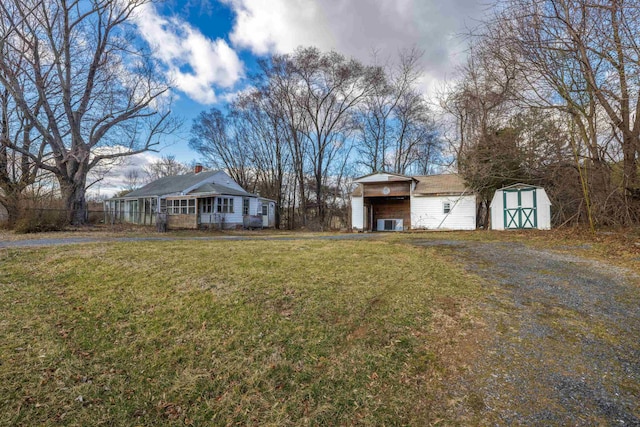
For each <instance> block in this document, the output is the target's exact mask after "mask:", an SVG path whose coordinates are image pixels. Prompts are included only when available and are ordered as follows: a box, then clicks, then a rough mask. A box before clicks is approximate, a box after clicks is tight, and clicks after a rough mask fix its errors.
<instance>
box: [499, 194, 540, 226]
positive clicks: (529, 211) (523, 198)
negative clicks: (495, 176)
mask: <svg viewBox="0 0 640 427" xmlns="http://www.w3.org/2000/svg"><path fill="white" fill-rule="evenodd" d="M502 197H503V202H504V228H509V229H514V228H538V211H537V206H536V189H535V188H518V189H513V190H503V191H502Z"/></svg>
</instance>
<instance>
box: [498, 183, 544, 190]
mask: <svg viewBox="0 0 640 427" xmlns="http://www.w3.org/2000/svg"><path fill="white" fill-rule="evenodd" d="M512 188H542V187H540V186H539V185H532V184H524V183H522V182H519V183H517V184H511V185H507V186H506V187H502V188H500V189H498V191H500V190H509V189H512Z"/></svg>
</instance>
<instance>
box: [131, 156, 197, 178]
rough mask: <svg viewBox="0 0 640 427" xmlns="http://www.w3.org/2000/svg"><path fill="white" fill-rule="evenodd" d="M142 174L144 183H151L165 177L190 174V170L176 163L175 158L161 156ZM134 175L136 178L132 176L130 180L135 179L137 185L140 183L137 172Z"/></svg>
mask: <svg viewBox="0 0 640 427" xmlns="http://www.w3.org/2000/svg"><path fill="white" fill-rule="evenodd" d="M143 172H144V175H145V177H146V181H147V182H151V181H155V180H156V179H159V178H164V177H165V176H176V175H184V174H186V173H189V172H191V168H190V167H189V166H188V165H186V164H184V163H181V162H179V161H177V160H176V157H175V156H172V155H163V156H162V157H161V158H160V159H158V160H156V161H154V162H152V163H150V164H149V165H147V166H145V167H144V168H143ZM135 173H137V176H133V177H132V178H137V179H136V180H135V183H137V182H138V181H140V176H139V173H138V171H135Z"/></svg>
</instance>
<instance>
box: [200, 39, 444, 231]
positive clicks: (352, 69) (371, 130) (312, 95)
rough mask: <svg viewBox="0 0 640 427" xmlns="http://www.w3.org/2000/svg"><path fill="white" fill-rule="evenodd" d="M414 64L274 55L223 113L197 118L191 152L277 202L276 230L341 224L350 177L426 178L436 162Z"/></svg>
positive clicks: (406, 57)
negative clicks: (389, 174)
mask: <svg viewBox="0 0 640 427" xmlns="http://www.w3.org/2000/svg"><path fill="white" fill-rule="evenodd" d="M419 59H420V53H419V52H418V51H417V50H406V51H403V52H401V53H400V54H399V58H398V61H397V65H396V66H393V67H391V66H386V67H385V66H380V65H364V64H362V63H361V62H359V61H356V60H354V59H349V58H346V57H345V56H343V55H341V54H339V53H336V52H321V51H320V50H318V49H316V48H313V47H307V48H299V49H297V50H296V51H295V52H293V53H292V54H287V55H272V56H270V57H269V58H267V59H265V60H262V61H261V62H260V72H259V73H258V74H257V75H255V76H254V77H253V78H252V79H251V85H250V89H248V90H246V91H244V92H243V93H241V94H239V95H238V97H237V99H236V100H235V101H233V102H232V103H231V104H230V105H229V106H228V108H227V109H226V111H224V112H223V111H221V110H220V109H217V108H213V109H211V110H209V111H205V112H202V113H201V114H200V115H199V116H198V117H197V119H196V120H195V121H194V123H193V126H192V135H193V137H192V139H191V141H190V145H191V147H192V148H193V149H194V150H196V151H197V152H199V153H200V154H201V155H202V156H203V158H205V159H206V160H207V161H208V163H209V164H210V165H212V166H214V167H220V168H224V169H226V170H227V171H229V173H230V174H231V176H232V177H233V178H234V179H235V180H236V181H237V182H238V183H239V184H240V185H242V186H243V187H244V188H246V189H248V190H249V191H254V192H259V193H260V194H261V195H262V196H265V197H269V198H272V199H273V200H275V201H276V202H277V204H278V206H279V207H280V213H281V214H283V216H285V217H286V224H283V225H285V226H287V227H289V228H294V227H299V226H302V227H310V228H314V229H323V228H326V227H329V226H331V225H332V224H335V223H334V222H332V220H334V219H336V218H338V219H339V220H340V221H341V222H342V223H343V224H346V220H347V216H348V213H347V207H348V203H347V201H348V198H349V191H350V190H351V186H350V184H351V181H350V179H351V178H353V176H354V174H356V173H360V174H364V173H370V172H374V171H388V172H394V173H400V174H427V173H429V172H430V171H431V170H432V168H433V167H434V166H436V163H437V162H438V161H439V160H440V155H441V147H440V142H441V141H440V138H439V135H438V131H437V128H436V125H435V121H434V118H433V113H432V112H431V109H430V108H429V105H428V102H427V99H426V98H425V97H424V95H423V94H422V93H421V92H420V91H419V90H418V86H417V81H418V78H419V76H420V74H421V72H422V70H421V69H420V67H419ZM279 221H280V218H277V222H279Z"/></svg>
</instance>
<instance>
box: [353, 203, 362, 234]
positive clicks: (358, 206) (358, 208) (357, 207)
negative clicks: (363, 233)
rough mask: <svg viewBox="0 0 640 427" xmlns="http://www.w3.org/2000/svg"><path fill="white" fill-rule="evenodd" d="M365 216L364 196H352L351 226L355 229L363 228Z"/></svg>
mask: <svg viewBox="0 0 640 427" xmlns="http://www.w3.org/2000/svg"><path fill="white" fill-rule="evenodd" d="M363 218H364V198H363V197H352V198H351V228H353V229H354V230H362V229H363V228H364V224H363Z"/></svg>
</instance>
